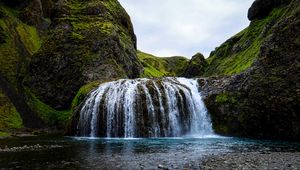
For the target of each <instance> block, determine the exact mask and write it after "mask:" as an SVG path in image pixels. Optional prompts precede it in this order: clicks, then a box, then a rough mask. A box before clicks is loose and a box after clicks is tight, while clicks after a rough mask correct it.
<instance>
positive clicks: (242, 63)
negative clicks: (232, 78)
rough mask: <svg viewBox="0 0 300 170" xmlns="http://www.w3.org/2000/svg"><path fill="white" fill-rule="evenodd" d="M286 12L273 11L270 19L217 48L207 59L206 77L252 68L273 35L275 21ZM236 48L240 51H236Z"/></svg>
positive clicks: (257, 22)
mask: <svg viewBox="0 0 300 170" xmlns="http://www.w3.org/2000/svg"><path fill="white" fill-rule="evenodd" d="M285 12H286V8H275V9H273V11H272V12H271V13H270V15H269V16H268V17H266V18H263V19H260V20H255V21H253V22H251V24H250V25H249V27H247V28H246V29H244V30H243V31H241V32H239V33H238V34H237V35H235V36H233V37H232V38H231V39H230V40H228V41H226V42H225V43H223V44H222V45H221V46H220V47H218V48H216V50H215V51H214V53H213V55H211V56H210V57H209V58H208V59H207V62H208V63H209V67H207V69H206V71H205V74H204V75H205V76H215V75H232V74H237V73H240V72H243V71H245V70H247V69H248V68H249V67H251V66H252V64H253V62H254V61H255V59H256V58H257V56H258V54H259V52H260V47H261V44H262V42H263V41H264V40H265V39H266V38H267V36H268V35H269V34H271V33H272V29H273V25H274V24H275V22H274V21H278V20H279V19H280V17H281V16H282V15H283V14H284V13H285ZM267 27H269V29H266V28H267ZM234 47H235V48H239V49H240V50H236V51H234V50H233V48H234Z"/></svg>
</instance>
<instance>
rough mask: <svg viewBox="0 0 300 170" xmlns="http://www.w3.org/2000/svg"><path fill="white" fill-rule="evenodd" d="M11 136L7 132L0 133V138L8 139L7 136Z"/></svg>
mask: <svg viewBox="0 0 300 170" xmlns="http://www.w3.org/2000/svg"><path fill="white" fill-rule="evenodd" d="M10 135H11V134H10V133H8V132H1V131H0V137H8V136H10Z"/></svg>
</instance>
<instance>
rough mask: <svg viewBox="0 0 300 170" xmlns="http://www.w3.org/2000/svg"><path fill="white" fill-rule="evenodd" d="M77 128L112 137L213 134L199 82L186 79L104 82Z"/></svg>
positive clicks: (88, 101) (80, 133)
mask: <svg viewBox="0 0 300 170" xmlns="http://www.w3.org/2000/svg"><path fill="white" fill-rule="evenodd" d="M77 130H78V132H77V135H78V136H89V137H109V138H114V137H125V138H135V137H179V136H186V135H191V136H208V135H213V130H212V126H211V121H210V118H209V116H208V114H207V110H206V108H205V105H204V103H203V101H202V97H201V94H200V88H199V86H198V82H197V80H195V79H186V78H163V79H134V80H118V81H114V82H109V83H104V84H102V85H100V86H99V87H98V88H97V89H95V90H93V91H92V92H91V93H90V94H89V95H88V97H87V99H86V100H85V103H84V105H83V107H82V109H81V111H80V117H79V121H78V124H77Z"/></svg>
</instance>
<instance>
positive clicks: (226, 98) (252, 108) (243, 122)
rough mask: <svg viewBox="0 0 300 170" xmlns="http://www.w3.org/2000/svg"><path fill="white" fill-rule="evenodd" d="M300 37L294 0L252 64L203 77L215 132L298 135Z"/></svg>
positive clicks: (299, 15) (292, 137) (298, 9)
mask: <svg viewBox="0 0 300 170" xmlns="http://www.w3.org/2000/svg"><path fill="white" fill-rule="evenodd" d="M299 40H300V6H299V2H298V1H297V0H294V1H292V2H291V3H290V5H289V7H288V9H287V11H286V13H285V15H284V16H282V17H281V19H280V20H277V21H276V23H275V24H274V27H273V30H272V34H271V35H270V36H269V37H268V38H266V39H264V41H263V42H262V45H261V47H260V51H259V54H258V58H257V61H256V62H255V63H254V65H253V66H252V67H251V68H250V69H248V70H247V71H245V72H243V73H241V74H238V75H235V76H230V77H224V78H221V79H216V80H214V79H212V78H209V79H207V80H205V81H203V85H202V86H203V89H207V92H206V94H207V98H206V105H207V107H208V109H209V111H210V113H211V115H212V121H213V125H214V128H215V131H216V132H218V133H221V134H224V135H236V136H247V137H254V138H269V139H289V140H300V116H299V114H298V110H299V109H300V108H299V99H300V91H299V82H300V72H299V70H300V64H299V59H300V56H299V54H300V44H299ZM216 81H219V82H221V83H215V82H216ZM213 87H215V88H213Z"/></svg>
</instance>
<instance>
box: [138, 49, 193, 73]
mask: <svg viewBox="0 0 300 170" xmlns="http://www.w3.org/2000/svg"><path fill="white" fill-rule="evenodd" d="M137 55H138V58H139V60H140V61H141V63H142V64H143V66H144V73H143V74H142V75H141V76H142V77H166V76H180V75H181V74H182V73H183V72H184V70H185V68H186V67H187V65H188V62H189V60H188V59H187V58H185V57H156V56H154V55H151V54H147V53H144V52H142V51H138V53H137Z"/></svg>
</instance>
